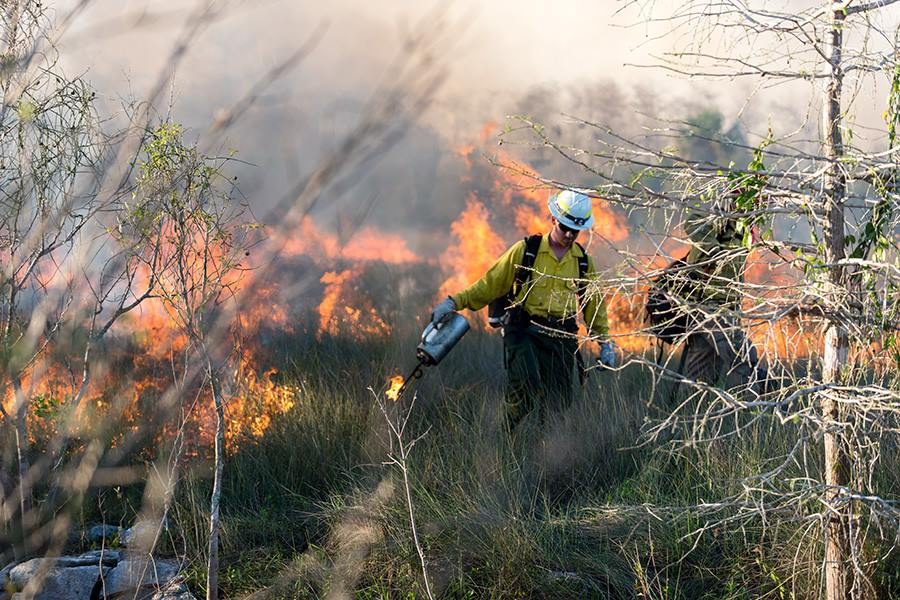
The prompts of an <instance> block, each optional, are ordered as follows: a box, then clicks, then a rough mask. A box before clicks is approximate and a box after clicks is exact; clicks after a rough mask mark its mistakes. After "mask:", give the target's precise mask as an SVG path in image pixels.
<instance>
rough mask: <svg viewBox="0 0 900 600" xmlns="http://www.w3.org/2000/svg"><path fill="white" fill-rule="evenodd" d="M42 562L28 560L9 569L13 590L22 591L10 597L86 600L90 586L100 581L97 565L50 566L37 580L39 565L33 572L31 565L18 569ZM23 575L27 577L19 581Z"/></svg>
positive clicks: (45, 599) (40, 599) (92, 586)
mask: <svg viewBox="0 0 900 600" xmlns="http://www.w3.org/2000/svg"><path fill="white" fill-rule="evenodd" d="M42 560H44V559H34V560H30V561H27V562H26V563H22V565H18V566H16V567H14V568H13V570H12V571H11V579H12V582H13V585H15V586H16V589H18V590H22V591H21V592H19V593H16V594H13V598H16V597H19V596H21V597H23V598H24V597H28V598H33V600H80V599H82V598H84V599H85V600H88V599H89V598H90V597H91V592H92V591H93V589H94V585H95V584H96V583H97V580H98V579H99V578H100V567H99V566H98V565H84V566H74V567H59V566H53V567H51V568H50V569H49V570H48V571H47V572H46V573H45V574H43V577H42V578H41V577H37V575H38V574H39V572H38V568H39V567H40V564H39V565H37V567H38V568H34V570H31V569H32V567H33V566H34V565H32V566H31V567H29V568H27V569H21V570H20V569H19V567H21V566H24V565H28V564H29V563H34V562H35V561H38V562H40V561H42ZM26 573H27V574H29V576H28V579H26V580H23V579H22V577H23V575H24V574H26ZM32 576H34V577H32ZM39 579H40V582H39V581H38V580H39ZM32 594H33V595H32Z"/></svg>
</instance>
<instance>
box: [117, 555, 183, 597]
mask: <svg viewBox="0 0 900 600" xmlns="http://www.w3.org/2000/svg"><path fill="white" fill-rule="evenodd" d="M176 575H178V563H177V562H176V561H174V560H153V559H145V558H128V559H125V560H122V561H120V562H119V564H118V565H116V567H115V568H113V569H112V570H111V571H110V572H109V574H108V575H107V576H106V578H105V579H106V581H105V584H106V585H105V590H106V595H107V596H114V595H116V594H120V593H122V592H125V591H128V590H134V589H137V588H142V587H143V588H154V589H166V586H167V584H169V583H170V582H171V581H172V580H173V579H175V576H176Z"/></svg>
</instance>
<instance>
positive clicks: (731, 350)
mask: <svg viewBox="0 0 900 600" xmlns="http://www.w3.org/2000/svg"><path fill="white" fill-rule="evenodd" d="M740 193H741V190H736V191H732V192H729V193H727V194H725V195H724V196H723V197H722V198H721V199H720V201H719V203H718V208H717V209H715V210H714V211H713V213H712V214H706V215H704V214H698V213H694V214H691V215H690V216H689V217H688V218H687V219H686V220H685V223H684V229H685V232H686V233H687V235H688V238H689V240H690V243H691V250H690V252H689V253H688V255H687V257H686V259H685V262H686V263H687V264H688V269H686V273H687V276H688V277H689V279H690V282H691V283H690V286H689V288H688V289H687V290H686V292H687V294H688V296H689V297H688V298H687V300H688V303H689V304H690V305H691V310H690V314H689V317H690V318H689V323H690V325H689V328H688V332H687V337H686V339H685V348H684V353H685V354H684V356H683V357H682V361H683V365H684V367H683V371H682V372H683V374H684V375H685V377H687V378H689V379H692V380H697V381H702V382H704V383H707V384H709V385H716V384H718V383H719V382H720V380H723V379H724V380H725V382H726V383H727V387H733V386H743V387H745V388H746V389H747V390H749V391H750V392H751V393H753V394H755V395H759V394H760V393H761V392H762V390H763V389H764V386H765V384H766V382H767V380H768V373H767V371H766V369H765V368H764V367H763V366H762V364H761V363H760V360H759V356H758V354H757V351H756V348H755V347H754V345H753V343H752V342H751V341H750V340H749V339H748V338H747V336H746V334H745V333H744V331H743V330H742V328H741V325H740V319H739V311H740V309H741V302H742V300H743V293H742V289H741V284H742V283H743V281H744V271H745V269H746V263H747V255H748V254H749V248H748V245H745V243H744V237H745V236H744V231H742V228H741V227H740V226H739V221H738V220H737V219H736V218H735V217H734V216H733V215H734V213H735V212H737V207H736V206H735V204H734V198H736V197H737V196H738V195H739V194H740ZM754 236H755V231H753V232H752V233H750V240H751V241H752V239H753V237H754Z"/></svg>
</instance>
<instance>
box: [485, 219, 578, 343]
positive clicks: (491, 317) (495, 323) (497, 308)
mask: <svg viewBox="0 0 900 600" xmlns="http://www.w3.org/2000/svg"><path fill="white" fill-rule="evenodd" d="M543 237H544V236H543V235H541V234H539V233H538V234H535V235H530V236H527V237H526V238H525V254H524V255H523V256H522V262H521V263H519V264H518V265H516V273H515V276H514V278H513V284H512V286H511V287H510V288H509V291H507V292H506V294H504V295H503V296H500V297H499V298H497V299H496V300H493V301H491V302H490V304H488V324H489V325H490V326H491V327H494V328H497V327H502V326H503V325H505V324H506V322H507V320H508V315H509V309H510V307H511V306H512V305H513V304H515V301H516V293H517V292H518V291H519V290H520V289H521V288H522V286H523V285H525V284H526V283H528V281H529V280H530V279H531V273H532V269H533V268H534V260H535V258H537V253H538V249H539V248H540V247H541V239H542V238H543ZM575 245H576V246H578V248H579V249H580V250H581V256H580V257H578V278H579V279H581V280H582V282H581V283H579V284H578V290H577V292H576V293H577V294H578V296H579V298H580V297H581V295H582V292H583V291H584V287H585V284H584V281H583V280H584V278H585V275H586V274H587V269H588V262H587V252H585V251H584V247H583V246H582V245H581V244H579V243H578V242H575Z"/></svg>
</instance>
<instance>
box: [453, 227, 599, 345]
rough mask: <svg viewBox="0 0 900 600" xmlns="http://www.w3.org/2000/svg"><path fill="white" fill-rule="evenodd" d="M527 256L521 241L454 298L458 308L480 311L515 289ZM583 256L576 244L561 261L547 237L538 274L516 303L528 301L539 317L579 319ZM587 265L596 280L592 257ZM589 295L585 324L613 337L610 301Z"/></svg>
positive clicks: (528, 308)
mask: <svg viewBox="0 0 900 600" xmlns="http://www.w3.org/2000/svg"><path fill="white" fill-rule="evenodd" d="M524 256H525V240H520V241H518V242H516V243H515V244H513V245H512V246H511V247H510V248H509V249H508V250H507V251H506V252H504V253H503V255H502V256H500V258H498V259H497V262H495V263H494V264H493V265H492V266H491V268H490V269H488V270H487V272H486V273H485V274H484V277H482V278H481V279H479V280H478V281H476V282H475V283H473V284H472V285H471V286H469V287H468V288H466V289H465V290H463V291H461V292H459V293H458V294H455V295H453V296H452V298H453V302H454V303H456V307H457V308H460V309H461V308H468V309H469V310H480V309H481V308H484V307H485V306H487V305H488V304H490V303H491V302H492V301H493V300H496V299H497V298H500V297H502V296H504V295H505V294H506V292H507V291H509V289H510V288H511V287H512V284H513V281H514V279H515V272H516V266H517V265H520V264H522V258H523V257H524ZM581 256H583V252H582V251H581V248H579V247H578V246H577V245H573V246H572V247H571V248H570V249H569V251H568V252H566V253H565V254H564V255H563V257H562V258H561V259H559V260H557V258H556V255H555V254H554V253H553V250H551V248H550V241H549V239H548V238H547V235H546V234H545V235H544V236H543V237H542V238H541V245H540V247H539V248H538V252H537V255H536V256H535V259H534V267H533V269H534V271H533V272H532V273H531V278H530V279H529V280H528V282H527V283H526V284H525V285H524V286H522V289H519V290H517V293H516V302H522V301H523V299H524V304H523V306H524V308H525V310H526V311H527V312H528V314H530V315H532V316H536V317H545V318H546V317H553V318H556V319H566V318H569V317H572V316H576V315H577V313H578V294H577V287H578V277H579V272H578V258H579V257H581ZM587 266H588V268H587V273H586V274H585V277H586V278H587V279H592V278H594V277H596V270H595V268H594V261H593V260H592V259H591V257H590V256H588V257H587ZM526 291H527V292H528V294H527V296H526ZM586 296H587V297H586V298H583V301H584V302H585V306H584V320H585V323H586V324H587V326H588V329H590V330H591V332H592V333H593V334H595V335H598V336H602V337H606V336H607V335H608V334H609V325H608V322H607V316H606V301H605V299H603V298H598V297H597V296H596V295H594V294H586Z"/></svg>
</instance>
